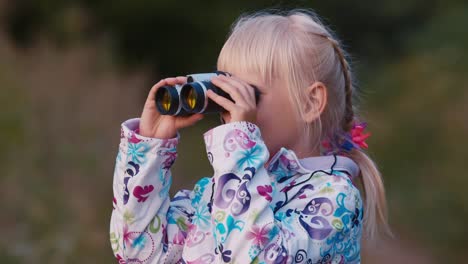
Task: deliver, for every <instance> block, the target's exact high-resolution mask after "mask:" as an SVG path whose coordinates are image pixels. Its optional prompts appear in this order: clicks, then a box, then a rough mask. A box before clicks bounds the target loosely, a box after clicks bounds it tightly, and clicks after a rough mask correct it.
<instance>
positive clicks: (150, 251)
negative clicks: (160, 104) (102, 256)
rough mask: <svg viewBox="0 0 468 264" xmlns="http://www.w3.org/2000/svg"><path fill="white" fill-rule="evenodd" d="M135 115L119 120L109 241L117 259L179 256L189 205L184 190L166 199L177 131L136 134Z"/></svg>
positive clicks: (173, 259)
mask: <svg viewBox="0 0 468 264" xmlns="http://www.w3.org/2000/svg"><path fill="white" fill-rule="evenodd" d="M139 121H140V119H139V118H133V119H129V120H127V121H125V122H123V123H122V125H121V135H120V145H119V151H118V154H117V157H116V161H115V169H114V179H113V192H114V201H113V205H114V206H113V207H114V208H113V211H112V216H111V220H110V242H111V246H112V249H113V252H114V255H115V257H116V258H117V259H118V260H119V262H120V263H133V262H137V263H174V262H176V261H178V260H179V259H180V257H181V253H182V246H183V243H184V240H185V237H186V232H187V227H188V225H189V223H190V215H191V213H192V211H193V210H192V208H191V203H190V193H189V191H186V190H181V191H179V192H178V193H177V194H176V195H175V197H174V198H173V199H172V200H170V199H169V194H168V192H169V188H170V186H171V182H172V176H171V171H170V168H171V166H172V164H173V163H174V161H175V159H176V157H177V152H176V146H177V144H178V142H179V139H180V135H179V133H177V136H176V137H175V138H171V139H158V138H149V137H144V136H141V135H139V134H138V127H139Z"/></svg>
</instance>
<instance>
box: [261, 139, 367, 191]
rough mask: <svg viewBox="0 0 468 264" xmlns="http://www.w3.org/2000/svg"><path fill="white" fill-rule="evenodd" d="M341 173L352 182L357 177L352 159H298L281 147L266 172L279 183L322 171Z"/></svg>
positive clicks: (333, 156)
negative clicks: (297, 175)
mask: <svg viewBox="0 0 468 264" xmlns="http://www.w3.org/2000/svg"><path fill="white" fill-rule="evenodd" d="M332 169H333V171H341V172H344V173H346V174H348V176H349V178H350V179H351V180H353V179H354V178H355V177H357V176H358V175H359V166H358V165H357V164H356V162H354V161H353V160H352V159H350V158H348V157H346V156H342V155H326V156H313V157H307V158H303V159H298V158H297V156H296V153H294V151H292V150H290V149H287V148H284V147H282V148H281V149H280V150H279V151H278V152H277V153H276V154H275V155H274V156H273V157H272V158H271V160H270V162H269V164H268V167H267V170H268V172H269V173H270V174H273V175H275V176H276V181H277V182H279V183H281V182H284V181H286V180H287V179H289V178H291V177H293V176H294V175H296V174H307V173H313V172H315V171H318V170H323V171H325V172H328V173H330V172H331V170H332Z"/></svg>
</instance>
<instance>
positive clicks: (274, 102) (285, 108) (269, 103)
mask: <svg viewBox="0 0 468 264" xmlns="http://www.w3.org/2000/svg"><path fill="white" fill-rule="evenodd" d="M262 99H263V100H262V101H260V102H259V104H258V106H257V125H258V127H259V128H260V131H261V133H262V137H263V140H264V141H265V144H266V145H267V147H268V149H269V150H270V152H275V151H278V150H279V148H281V147H287V146H288V145H289V143H290V141H291V140H292V139H293V138H294V137H295V135H296V133H295V131H296V124H295V118H294V113H293V111H292V109H291V105H290V104H289V101H287V100H280V99H281V98H269V97H266V96H265V98H262Z"/></svg>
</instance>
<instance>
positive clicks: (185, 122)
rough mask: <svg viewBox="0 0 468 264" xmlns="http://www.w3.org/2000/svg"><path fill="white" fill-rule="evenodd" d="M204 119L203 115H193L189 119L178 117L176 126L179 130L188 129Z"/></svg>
mask: <svg viewBox="0 0 468 264" xmlns="http://www.w3.org/2000/svg"><path fill="white" fill-rule="evenodd" d="M203 117H204V115H203V114H193V115H191V116H187V117H178V118H176V120H175V126H176V128H178V129H179V128H184V127H188V126H192V125H194V124H195V123H196V122H198V121H200V120H202V119H203Z"/></svg>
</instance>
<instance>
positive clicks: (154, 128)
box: [139, 76, 203, 139]
mask: <svg viewBox="0 0 468 264" xmlns="http://www.w3.org/2000/svg"><path fill="white" fill-rule="evenodd" d="M186 82H187V77H182V76H179V77H175V78H166V79H163V80H161V81H159V82H158V83H157V84H155V85H154V86H153V87H152V88H151V90H150V92H149V94H148V98H147V99H146V103H145V106H144V107H143V113H142V114H141V118H140V127H139V129H140V131H139V134H140V135H142V136H145V137H152V138H161V139H167V138H175V137H176V136H177V131H178V130H179V129H180V128H184V127H188V126H191V125H194V124H195V123H196V122H197V121H199V120H201V119H202V118H203V115H202V114H193V115H191V116H184V117H182V116H172V115H161V113H160V112H159V111H158V109H157V108H156V103H155V96H156V91H157V90H158V89H159V87H162V86H164V85H171V86H174V85H176V84H180V85H182V84H185V83H186Z"/></svg>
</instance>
